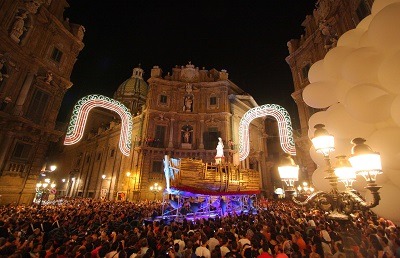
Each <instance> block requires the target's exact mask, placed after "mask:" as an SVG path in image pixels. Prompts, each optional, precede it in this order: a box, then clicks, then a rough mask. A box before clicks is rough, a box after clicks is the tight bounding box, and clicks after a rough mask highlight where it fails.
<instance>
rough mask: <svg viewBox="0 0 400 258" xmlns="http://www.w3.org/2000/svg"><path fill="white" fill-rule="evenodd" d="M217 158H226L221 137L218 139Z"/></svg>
mask: <svg viewBox="0 0 400 258" xmlns="http://www.w3.org/2000/svg"><path fill="white" fill-rule="evenodd" d="M215 157H224V143H223V142H222V138H221V137H218V145H217V155H215Z"/></svg>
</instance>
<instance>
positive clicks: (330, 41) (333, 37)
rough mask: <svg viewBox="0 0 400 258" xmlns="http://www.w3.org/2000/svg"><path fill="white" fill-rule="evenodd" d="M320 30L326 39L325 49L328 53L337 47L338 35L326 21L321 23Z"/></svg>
mask: <svg viewBox="0 0 400 258" xmlns="http://www.w3.org/2000/svg"><path fill="white" fill-rule="evenodd" d="M318 27H319V30H320V31H321V33H322V35H323V36H324V37H325V39H324V44H325V46H324V48H325V49H326V50H327V51H328V50H330V49H332V48H334V47H336V44H337V41H338V35H337V33H336V31H335V29H334V28H332V26H331V25H330V24H329V23H328V22H327V21H326V20H322V21H321V22H320V23H319V26H318Z"/></svg>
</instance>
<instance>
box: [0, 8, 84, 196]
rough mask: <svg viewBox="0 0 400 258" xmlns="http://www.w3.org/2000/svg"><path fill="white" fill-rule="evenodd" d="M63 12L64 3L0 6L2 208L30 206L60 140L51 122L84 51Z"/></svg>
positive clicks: (0, 172) (58, 133)
mask: <svg viewBox="0 0 400 258" xmlns="http://www.w3.org/2000/svg"><path fill="white" fill-rule="evenodd" d="M66 7H68V4H67V2H66V1H65V0H59V1H49V0H47V1H43V0H29V1H28V0H15V1H10V0H6V1H1V2H0V146H1V149H0V195H1V198H0V201H1V203H12V202H14V203H31V202H32V200H33V197H34V195H35V187H36V183H37V178H38V175H39V173H40V171H41V170H42V169H43V167H44V166H46V164H45V163H46V160H45V157H46V152H47V149H48V146H49V144H50V142H57V141H58V140H59V138H60V137H61V136H62V132H61V131H60V130H59V128H57V125H56V118H57V115H58V112H59V109H60V105H61V102H62V99H63V97H64V93H65V92H66V91H67V89H68V88H70V87H71V86H72V83H71V82H70V75H71V72H72V68H73V66H74V63H75V61H76V58H77V56H78V54H79V52H80V51H81V50H82V48H83V47H84V44H83V43H82V41H81V40H80V39H79V38H78V35H77V34H76V33H74V32H72V31H71V29H70V27H69V25H70V24H69V23H66V21H64V20H63V18H62V14H63V12H64V9H65V8H66ZM75 26H80V25H75ZM72 49H75V51H72Z"/></svg>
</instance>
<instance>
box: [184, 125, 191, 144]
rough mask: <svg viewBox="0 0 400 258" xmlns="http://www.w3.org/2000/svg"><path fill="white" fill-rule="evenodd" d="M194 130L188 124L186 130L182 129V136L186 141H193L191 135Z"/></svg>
mask: <svg viewBox="0 0 400 258" xmlns="http://www.w3.org/2000/svg"><path fill="white" fill-rule="evenodd" d="M192 132H193V130H190V127H189V126H187V127H186V129H185V130H182V137H183V141H184V143H191V138H192V137H191V136H192Z"/></svg>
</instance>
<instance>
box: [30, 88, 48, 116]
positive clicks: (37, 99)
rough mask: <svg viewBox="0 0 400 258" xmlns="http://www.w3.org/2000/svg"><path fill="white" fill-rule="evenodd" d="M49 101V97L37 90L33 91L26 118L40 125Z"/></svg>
mask: <svg viewBox="0 0 400 258" xmlns="http://www.w3.org/2000/svg"><path fill="white" fill-rule="evenodd" d="M48 101H49V95H48V94H47V93H45V92H44V91H41V90H39V89H36V90H35V93H34V94H33V98H32V101H31V103H30V105H29V108H28V111H27V113H26V117H27V118H29V119H31V120H32V121H33V122H35V123H40V120H41V119H42V117H43V114H44V111H45V110H46V107H47V102H48Z"/></svg>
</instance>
